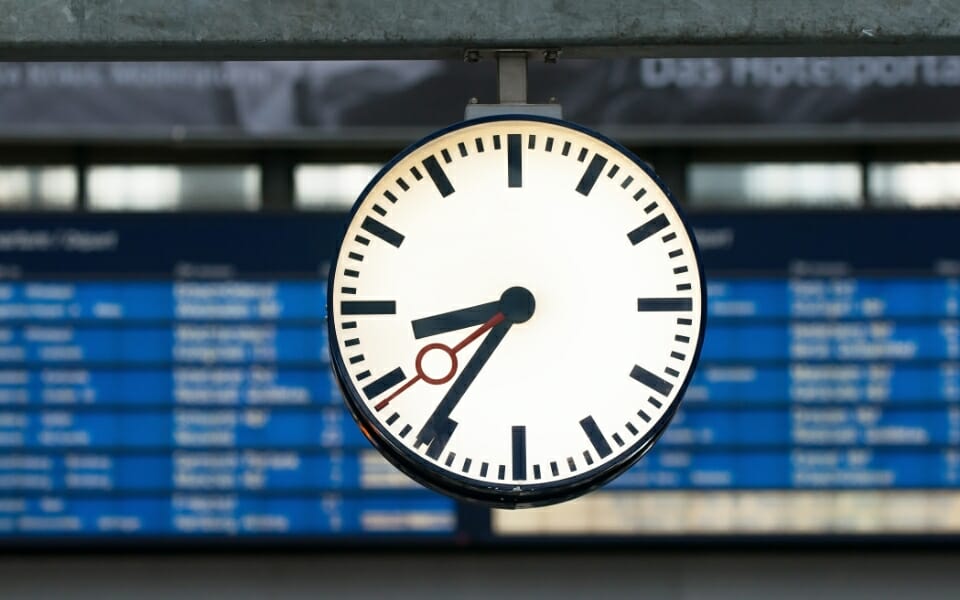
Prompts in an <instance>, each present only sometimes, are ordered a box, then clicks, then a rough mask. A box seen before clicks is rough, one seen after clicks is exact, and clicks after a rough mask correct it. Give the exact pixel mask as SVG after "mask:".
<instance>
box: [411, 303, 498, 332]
mask: <svg viewBox="0 0 960 600" xmlns="http://www.w3.org/2000/svg"><path fill="white" fill-rule="evenodd" d="M499 310H500V301H499V300H498V301H495V302H487V303H486V304H478V305H477V306H471V307H468V308H461V309H459V310H452V311H450V312H445V313H441V314H439V315H433V316H432V317H424V318H422V319H416V320H414V321H413V322H412V325H413V337H414V338H416V339H418V340H419V339H420V338H425V337H430V336H432V335H439V334H441V333H446V332H448V331H456V330H458V329H464V328H466V327H473V326H475V325H482V324H483V323H486V322H487V321H489V320H490V318H491V317H493V315H495V314H497V312H498V311H499Z"/></svg>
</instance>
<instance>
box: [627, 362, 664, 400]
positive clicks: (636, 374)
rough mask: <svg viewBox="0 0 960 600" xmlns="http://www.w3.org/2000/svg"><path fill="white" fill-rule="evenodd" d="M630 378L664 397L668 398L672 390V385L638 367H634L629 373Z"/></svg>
mask: <svg viewBox="0 0 960 600" xmlns="http://www.w3.org/2000/svg"><path fill="white" fill-rule="evenodd" d="M630 377H633V378H634V379H636V380H637V381H639V382H640V383H642V384H643V385H645V386H647V387H648V388H650V389H652V390H653V391H655V392H660V393H661V394H662V395H664V396H668V395H669V394H670V392H671V391H672V390H673V384H672V383H670V382H669V381H667V380H666V379H663V378H662V377H660V376H659V375H654V374H653V373H651V372H650V371H648V370H646V369H644V368H643V367H641V366H640V365H634V366H633V370H632V371H630Z"/></svg>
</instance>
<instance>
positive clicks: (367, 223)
mask: <svg viewBox="0 0 960 600" xmlns="http://www.w3.org/2000/svg"><path fill="white" fill-rule="evenodd" d="M360 227H361V228H362V229H363V230H364V231H366V232H367V233H370V234H372V235H375V236H377V237H378V238H380V239H381V240H383V241H385V242H386V243H388V244H390V245H391V246H393V247H394V248H399V247H400V244H402V243H403V237H404V236H403V234H401V233H399V232H397V231H394V230H393V229H391V228H389V227H387V226H386V225H384V224H383V223H381V222H380V221H378V220H376V219H374V218H373V217H367V218H365V219H364V220H363V223H362V224H361V225H360Z"/></svg>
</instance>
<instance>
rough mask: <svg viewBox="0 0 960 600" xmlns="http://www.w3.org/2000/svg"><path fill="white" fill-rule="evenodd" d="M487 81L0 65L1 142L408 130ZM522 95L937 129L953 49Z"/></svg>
mask: <svg viewBox="0 0 960 600" xmlns="http://www.w3.org/2000/svg"><path fill="white" fill-rule="evenodd" d="M493 85H494V65H493V63H492V61H486V62H482V63H480V64H478V65H473V64H464V63H460V62H445V61H351V62H336V61H318V62H175V63H173V62H168V63H110V62H100V63H0V137H11V136H22V135H30V136H37V135H41V136H42V135H50V136H54V137H70V136H73V137H77V136H80V137H85V136H91V137H111V136H130V135H134V136H142V137H146V138H151V137H159V138H169V137H171V136H173V137H178V136H193V137H203V136H207V135H218V136H223V135H227V136H242V137H245V136H265V137H287V136H296V137H307V138H310V137H317V138H321V137H322V138H329V137H333V138H337V137H340V136H344V137H346V136H349V135H352V134H353V133H355V132H358V131H364V132H366V133H367V134H369V135H372V136H374V137H376V136H382V137H384V138H388V139H391V138H409V137H412V136H413V135H416V134H418V133H421V132H423V131H425V130H430V129H434V128H437V127H439V126H442V125H445V124H449V123H451V122H453V121H457V120H460V119H461V118H462V115H463V107H464V105H465V104H466V102H467V101H468V99H469V98H470V97H472V96H476V97H478V98H479V100H480V101H481V102H490V101H493V97H494V88H493ZM530 90H531V94H532V97H531V101H547V99H548V98H550V97H556V98H557V99H558V100H559V101H560V102H561V103H562V104H563V106H564V111H565V116H566V117H567V118H569V119H572V120H574V121H578V122H581V123H584V124H586V125H591V126H595V127H601V128H603V129H605V130H613V131H616V130H618V129H619V130H621V131H627V132H629V131H630V130H631V128H639V129H644V128H646V129H649V128H651V127H662V126H666V127H668V128H671V130H673V131H676V130H688V131H690V130H693V129H691V128H694V129H696V130H699V131H704V126H741V127H743V126H750V127H752V128H754V129H756V128H759V129H764V128H773V129H777V130H781V131H782V130H784V127H785V126H786V130H790V129H791V128H792V129H793V130H795V131H796V130H800V129H802V128H804V127H808V126H824V125H842V126H844V127H847V128H850V127H853V128H859V130H861V131H866V132H869V131H871V130H877V129H879V128H881V126H884V127H886V126H890V125H901V126H902V125H911V124H913V125H920V126H923V127H926V128H927V130H929V131H931V132H937V131H939V132H940V134H941V135H942V134H943V131H944V130H943V129H942V128H938V127H936V126H937V125H939V124H951V123H956V122H957V121H958V120H960V57H954V56H936V57H934V56H927V57H869V58H863V57H860V58H856V57H855V58H731V59H727V58H722V59H721V58H716V59H624V60H603V61H600V60H596V61H593V60H590V61H587V60H567V61H563V60H561V61H560V63H559V64H557V65H540V64H537V65H532V67H531V71H530ZM908 130H909V128H908ZM913 131H917V132H921V131H922V128H921V129H917V130H913ZM628 137H629V134H628Z"/></svg>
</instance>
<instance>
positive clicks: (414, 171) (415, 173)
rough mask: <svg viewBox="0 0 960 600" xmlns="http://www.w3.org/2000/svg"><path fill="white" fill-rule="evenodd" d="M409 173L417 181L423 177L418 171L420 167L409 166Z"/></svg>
mask: <svg viewBox="0 0 960 600" xmlns="http://www.w3.org/2000/svg"><path fill="white" fill-rule="evenodd" d="M410 174H411V175H413V178H414V179H416V180H417V181H420V180H421V179H423V174H422V173H421V172H420V169H418V168H416V167H410Z"/></svg>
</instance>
